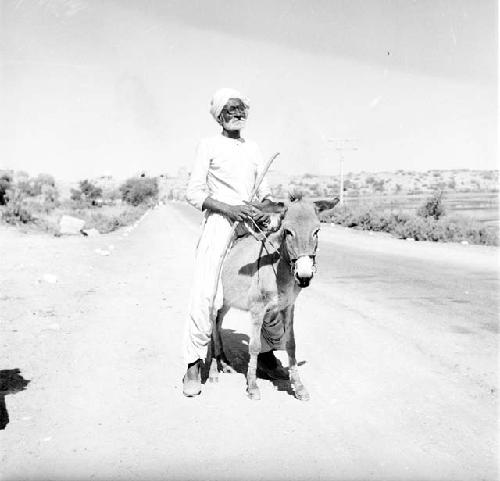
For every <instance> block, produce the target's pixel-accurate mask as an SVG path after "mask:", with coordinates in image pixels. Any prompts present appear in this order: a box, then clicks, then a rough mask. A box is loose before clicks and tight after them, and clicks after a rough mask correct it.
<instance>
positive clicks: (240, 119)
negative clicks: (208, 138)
mask: <svg viewBox="0 0 500 481" xmlns="http://www.w3.org/2000/svg"><path fill="white" fill-rule="evenodd" d="M248 108H249V102H248V99H247V98H246V97H244V96H243V95H241V93H240V92H238V91H237V90H234V89H228V88H223V89H219V90H218V91H217V92H215V94H214V96H213V97H212V101H211V103H210V113H211V114H212V116H213V118H214V119H215V120H216V121H217V122H218V123H219V124H220V125H222V127H223V128H224V129H225V130H228V131H235V130H241V129H242V128H244V127H245V124H246V119H247V115H248Z"/></svg>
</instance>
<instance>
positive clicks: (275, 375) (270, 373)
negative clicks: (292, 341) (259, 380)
mask: <svg viewBox="0 0 500 481" xmlns="http://www.w3.org/2000/svg"><path fill="white" fill-rule="evenodd" d="M257 370H258V371H260V373H262V374H265V375H266V376H267V377H268V378H269V379H272V380H276V381H279V380H282V379H283V380H284V379H289V376H288V372H287V370H286V369H285V368H284V367H283V366H282V365H281V362H280V361H279V360H278V359H277V358H276V356H275V355H274V353H273V351H268V352H261V353H260V354H259V355H258V356H257Z"/></svg>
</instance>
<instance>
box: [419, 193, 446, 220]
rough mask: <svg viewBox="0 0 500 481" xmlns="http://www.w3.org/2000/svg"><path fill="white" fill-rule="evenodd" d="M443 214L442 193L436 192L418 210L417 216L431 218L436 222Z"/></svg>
mask: <svg viewBox="0 0 500 481" xmlns="http://www.w3.org/2000/svg"><path fill="white" fill-rule="evenodd" d="M444 214H445V208H444V205H443V191H442V190H436V191H435V192H434V193H433V194H432V196H431V197H429V198H428V199H427V200H426V201H425V203H424V204H423V205H422V206H421V207H420V208H419V209H418V211H417V215H419V216H420V217H426V218H427V217H432V218H433V219H436V220H438V219H439V218H440V217H442V216H443V215H444Z"/></svg>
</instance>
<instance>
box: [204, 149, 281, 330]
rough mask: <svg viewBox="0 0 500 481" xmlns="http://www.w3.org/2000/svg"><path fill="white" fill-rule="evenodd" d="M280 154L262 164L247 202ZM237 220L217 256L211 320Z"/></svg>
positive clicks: (214, 314)
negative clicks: (224, 245)
mask: <svg viewBox="0 0 500 481" xmlns="http://www.w3.org/2000/svg"><path fill="white" fill-rule="evenodd" d="M278 155H280V153H279V152H276V153H275V154H273V155H272V157H271V158H270V159H269V160H268V161H267V163H266V165H265V166H264V169H263V170H262V172H261V173H260V175H259V177H258V178H257V180H256V182H255V185H254V188H253V190H252V193H251V194H250V198H249V199H248V202H252V200H253V198H254V197H255V195H256V194H257V191H258V190H259V187H260V184H262V181H263V180H264V176H265V175H266V174H267V171H268V170H269V167H271V164H272V163H273V161H274V159H275V158H276V157H278ZM238 224H239V221H235V222H234V224H233V226H232V227H231V231H230V232H229V234H228V236H227V240H226V247H225V248H224V251H223V252H222V254H221V256H220V258H219V263H218V265H217V276H216V278H215V284H214V288H213V291H212V292H213V294H212V301H211V303H210V314H211V318H212V319H211V320H212V322H213V321H215V316H216V314H217V313H216V312H214V305H215V298H216V297H217V288H218V287H219V280H220V276H221V273H222V265H223V263H224V258H225V257H226V255H227V253H228V251H229V248H230V247H231V243H232V241H233V236H234V233H235V231H236V228H237V227H238Z"/></svg>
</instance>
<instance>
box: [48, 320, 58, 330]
mask: <svg viewBox="0 0 500 481" xmlns="http://www.w3.org/2000/svg"><path fill="white" fill-rule="evenodd" d="M47 329H50V330H51V331H60V330H61V326H60V325H59V324H58V323H57V322H54V323H52V324H49V325H48V326H47Z"/></svg>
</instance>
